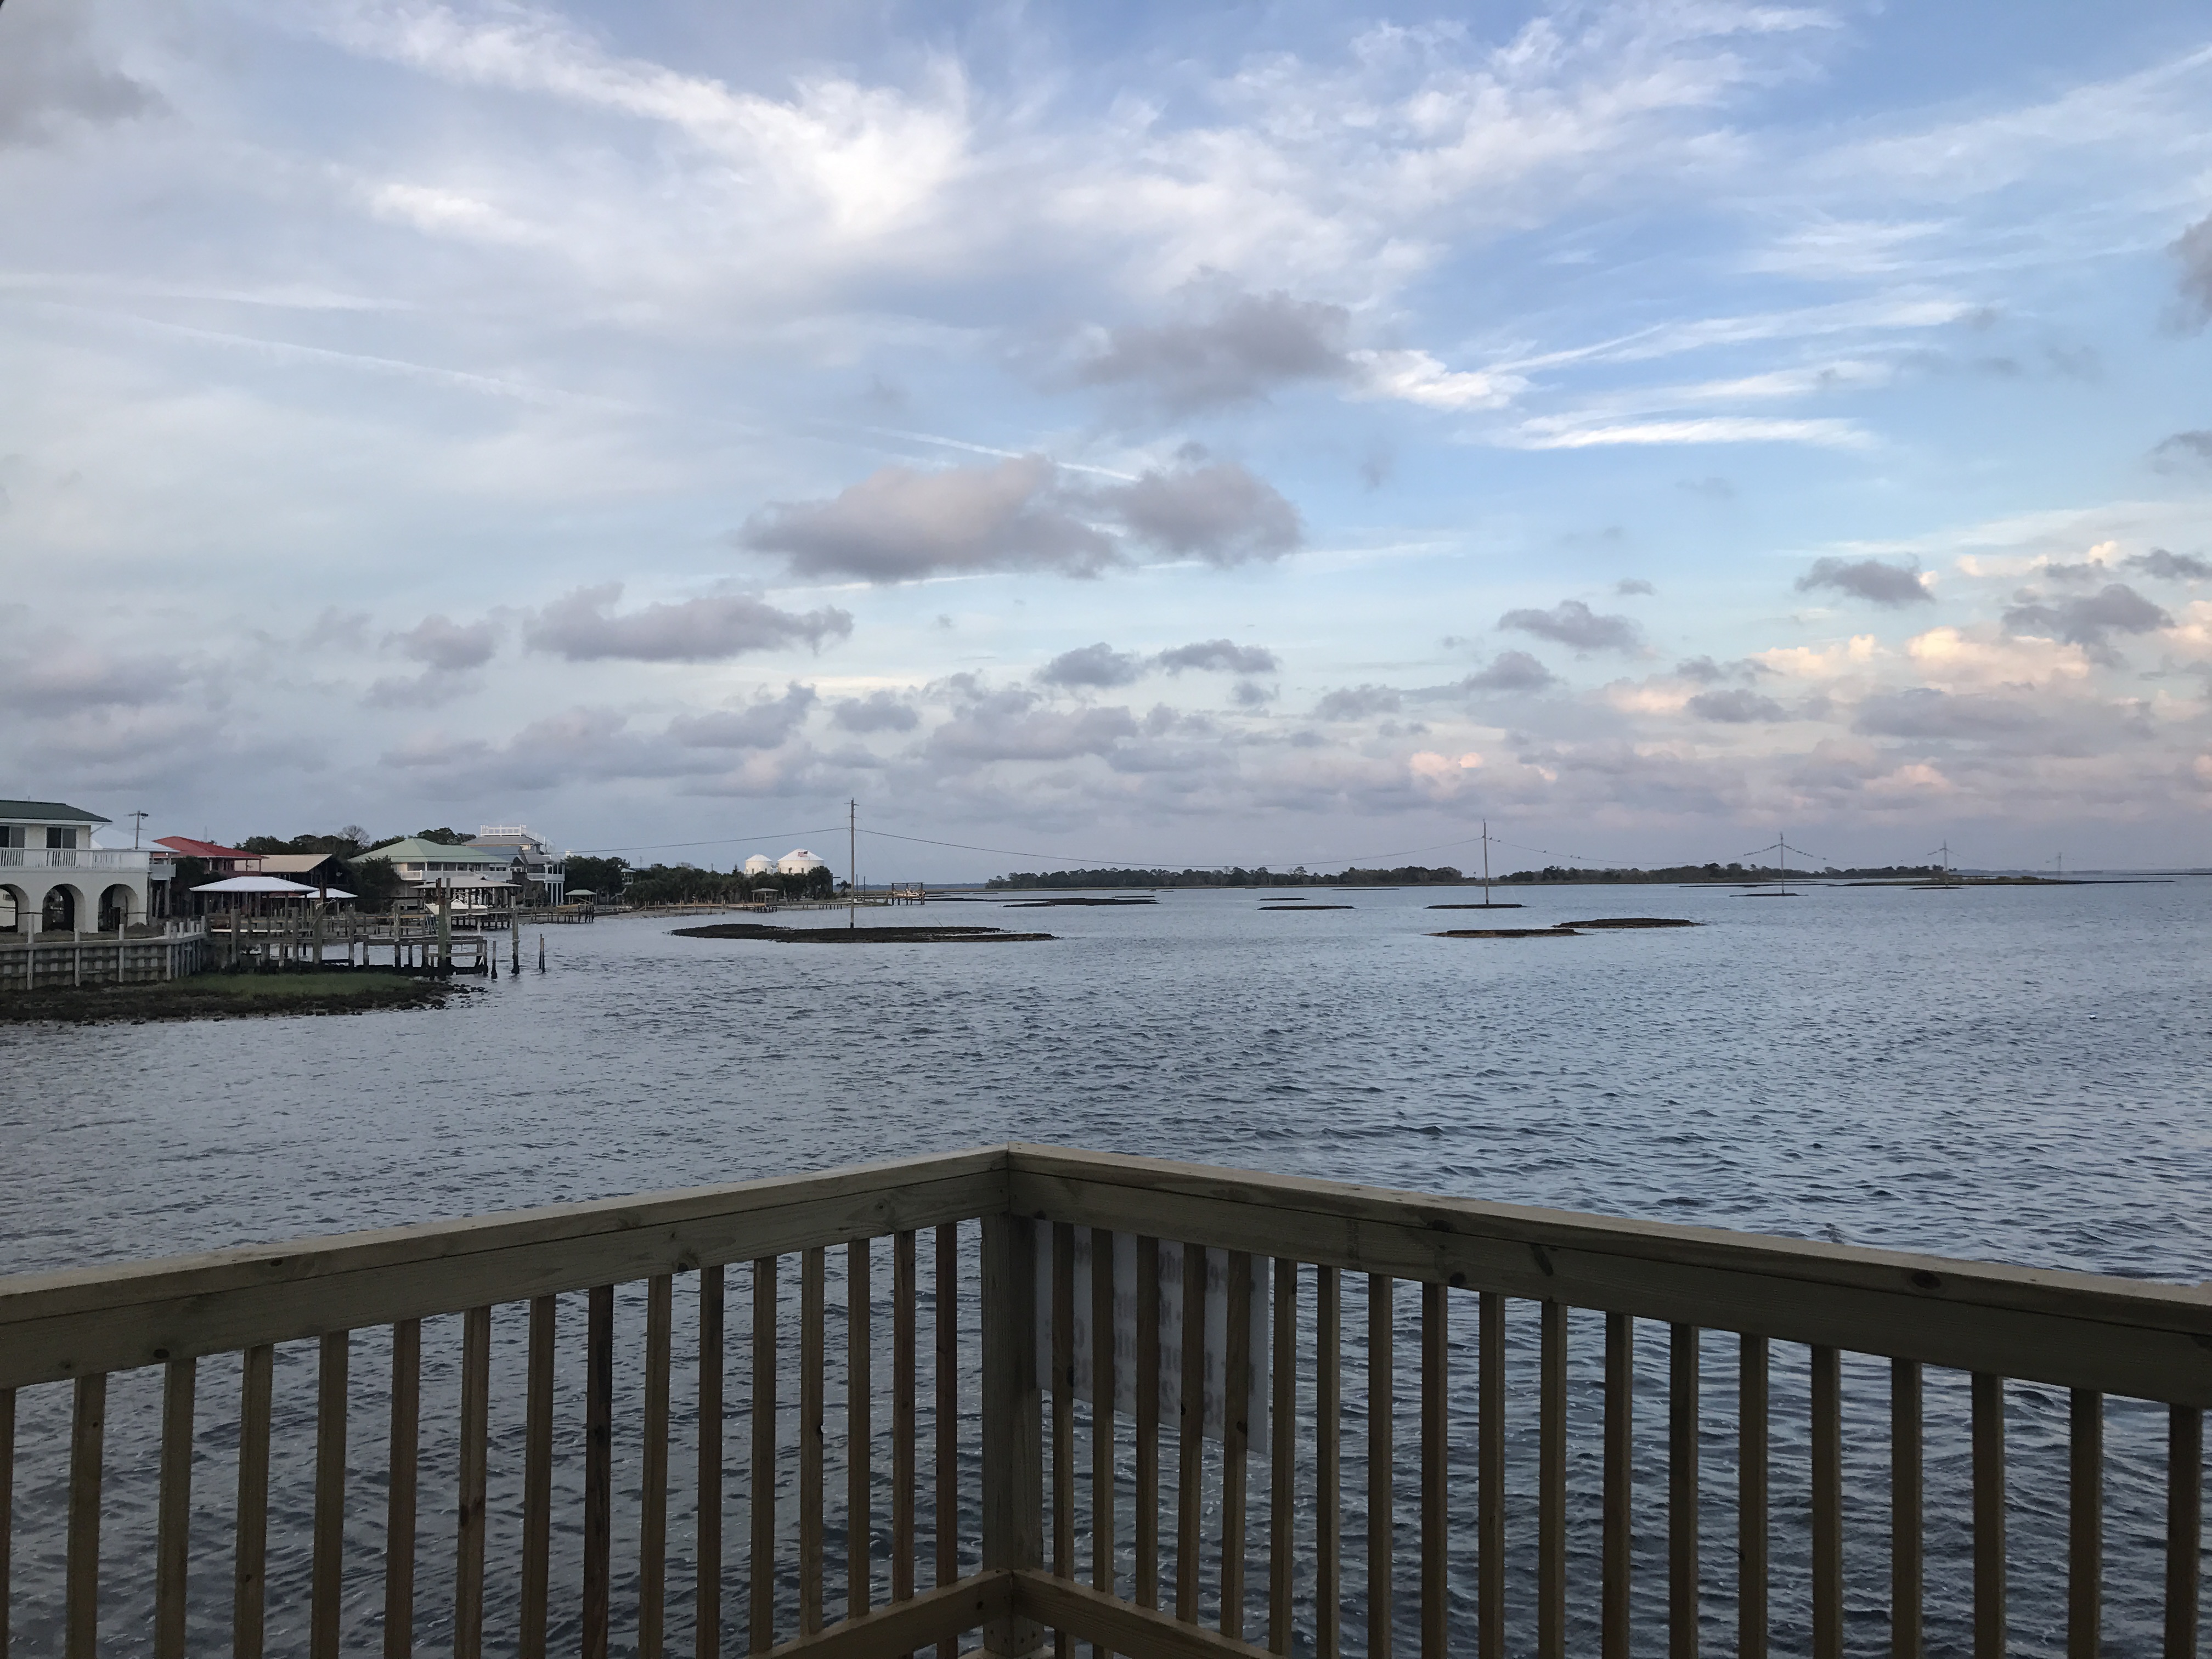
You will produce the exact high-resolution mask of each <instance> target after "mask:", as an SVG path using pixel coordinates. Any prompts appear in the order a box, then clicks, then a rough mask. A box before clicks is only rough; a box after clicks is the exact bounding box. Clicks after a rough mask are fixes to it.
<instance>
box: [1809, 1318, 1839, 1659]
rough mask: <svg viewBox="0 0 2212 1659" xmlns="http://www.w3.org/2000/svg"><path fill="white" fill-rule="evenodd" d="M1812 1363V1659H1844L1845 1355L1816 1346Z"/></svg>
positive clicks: (1831, 1349)
mask: <svg viewBox="0 0 2212 1659" xmlns="http://www.w3.org/2000/svg"><path fill="white" fill-rule="evenodd" d="M1812 1363H1813V1659H1843V1656H1844V1373H1843V1357H1842V1356H1841V1355H1840V1354H1838V1352H1836V1350H1835V1349H1833V1348H1831V1347H1825V1346H1819V1345H1815V1346H1814V1349H1813V1355H1812Z"/></svg>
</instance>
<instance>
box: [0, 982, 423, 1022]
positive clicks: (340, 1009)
mask: <svg viewBox="0 0 2212 1659" xmlns="http://www.w3.org/2000/svg"><path fill="white" fill-rule="evenodd" d="M462 994H465V992H464V991H463V988H462V987H459V986H457V985H455V984H454V983H453V981H451V980H448V979H443V978H439V977H435V976H432V975H412V974H395V973H392V972H391V971H390V970H388V969H347V968H325V969H320V970H319V971H314V972H305V973H283V972H270V973H265V974H196V975H192V976H191V977H190V978H188V979H177V980H171V981H168V982H167V983H166V984H160V985H87V986H82V987H53V988H51V989H46V990H40V991H16V992H10V993H9V994H7V995H6V996H3V997H0V1023H5V1022H14V1023H21V1022H25V1021H31V1020H59V1021H63V1022H65V1023H68V1024H90V1023H94V1022H99V1021H118V1020H129V1021H134V1022H135V1021H140V1020H149V1019H226V1018H234V1017H240V1016H249V1015H254V1014H364V1013H368V1012H372V1011H374V1010H376V1009H380V1008H439V1007H442V1006H445V1004H446V1002H447V1000H448V999H449V998H452V997H454V996H459V995H462Z"/></svg>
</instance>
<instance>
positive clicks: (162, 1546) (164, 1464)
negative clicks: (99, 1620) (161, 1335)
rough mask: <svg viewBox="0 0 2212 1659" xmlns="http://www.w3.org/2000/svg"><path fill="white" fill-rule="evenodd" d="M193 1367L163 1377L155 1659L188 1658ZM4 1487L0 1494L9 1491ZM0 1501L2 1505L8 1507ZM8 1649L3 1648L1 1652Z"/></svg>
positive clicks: (182, 1365)
mask: <svg viewBox="0 0 2212 1659" xmlns="http://www.w3.org/2000/svg"><path fill="white" fill-rule="evenodd" d="M195 1370H197V1367H196V1366H195V1364H194V1363H193V1362H192V1361H191V1360H189V1359H172V1360H171V1361H170V1362H169V1363H168V1364H167V1365H166V1366H165V1367H163V1369H162V1374H161V1509H160V1516H161V1518H160V1520H159V1522H158V1523H157V1526H156V1530H155V1544H154V1655H155V1659H184V1653H185V1578H186V1574H187V1572H188V1571H189V1570H190V1568H191V1553H192V1384H193V1382H194V1380H195V1379H194V1372H195ZM6 1490H7V1489H6V1487H5V1486H0V1493H4V1492H5V1491H6ZM4 1501H5V1499H4V1497H0V1502H4ZM0 1650H4V1649H0Z"/></svg>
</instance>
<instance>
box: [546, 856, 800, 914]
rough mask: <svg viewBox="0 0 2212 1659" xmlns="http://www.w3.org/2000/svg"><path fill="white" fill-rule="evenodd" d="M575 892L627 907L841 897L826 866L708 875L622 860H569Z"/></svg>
mask: <svg viewBox="0 0 2212 1659" xmlns="http://www.w3.org/2000/svg"><path fill="white" fill-rule="evenodd" d="M568 887H569V890H570V891H572V892H573V891H575V890H578V889H579V888H586V889H589V890H591V892H592V894H593V895H595V896H597V897H598V898H599V901H600V902H606V901H608V900H611V899H615V898H619V899H621V900H622V902H623V903H625V904H629V905H647V904H744V903H750V902H753V901H755V900H757V899H761V898H779V899H802V898H804V899H826V898H835V897H836V895H837V878H836V876H834V875H832V874H831V873H830V872H829V867H828V866H825V865H818V864H817V865H816V866H814V868H812V869H811V870H809V871H807V872H805V874H804V875H796V876H787V875H783V874H781V873H780V872H775V871H773V870H771V871H768V872H764V873H763V874H761V875H757V876H749V875H747V874H745V873H744V872H743V871H740V870H731V871H721V870H702V869H701V868H700V867H699V866H697V865H696V864H648V865H647V866H644V867H643V868H641V869H634V868H632V867H631V866H630V865H629V862H628V861H627V860H623V859H618V858H606V859H595V858H580V859H579V858H572V859H570V860H568Z"/></svg>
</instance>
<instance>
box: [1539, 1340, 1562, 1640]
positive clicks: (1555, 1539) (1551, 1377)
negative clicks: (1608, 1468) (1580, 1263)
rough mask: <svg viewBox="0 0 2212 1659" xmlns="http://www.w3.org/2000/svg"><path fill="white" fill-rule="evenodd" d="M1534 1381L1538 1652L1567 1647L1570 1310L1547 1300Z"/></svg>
mask: <svg viewBox="0 0 2212 1659" xmlns="http://www.w3.org/2000/svg"><path fill="white" fill-rule="evenodd" d="M1538 1363H1539V1371H1538V1378H1537V1384H1536V1656H1537V1659H1566V1652H1567V1310H1566V1307H1565V1304H1562V1303H1558V1302H1546V1303H1545V1304H1543V1326H1542V1330H1541V1343H1540V1358H1539V1362H1538Z"/></svg>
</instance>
